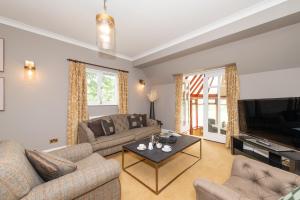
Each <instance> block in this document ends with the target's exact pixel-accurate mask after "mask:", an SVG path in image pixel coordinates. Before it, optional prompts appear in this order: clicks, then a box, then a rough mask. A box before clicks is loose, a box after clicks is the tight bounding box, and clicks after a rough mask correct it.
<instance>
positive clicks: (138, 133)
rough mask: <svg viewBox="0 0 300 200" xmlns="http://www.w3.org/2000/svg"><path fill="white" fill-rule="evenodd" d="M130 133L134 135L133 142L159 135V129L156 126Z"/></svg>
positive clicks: (137, 129) (133, 130)
mask: <svg viewBox="0 0 300 200" xmlns="http://www.w3.org/2000/svg"><path fill="white" fill-rule="evenodd" d="M130 131H132V132H133V133H134V135H135V140H139V139H143V138H145V137H148V136H151V135H152V134H157V133H160V131H161V129H160V128H159V127H157V126H148V127H143V128H136V129H132V130H130Z"/></svg>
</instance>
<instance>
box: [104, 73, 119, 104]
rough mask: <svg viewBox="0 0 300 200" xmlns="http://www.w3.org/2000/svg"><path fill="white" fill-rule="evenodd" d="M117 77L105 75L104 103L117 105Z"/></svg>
mask: <svg viewBox="0 0 300 200" xmlns="http://www.w3.org/2000/svg"><path fill="white" fill-rule="evenodd" d="M115 88H116V77H115V76H114V75H110V74H105V75H103V78H102V88H101V89H102V92H101V93H102V103H103V104H116V92H115Z"/></svg>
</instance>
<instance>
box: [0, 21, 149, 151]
mask: <svg viewBox="0 0 300 200" xmlns="http://www.w3.org/2000/svg"><path fill="white" fill-rule="evenodd" d="M0 37H3V38H5V72H4V73H0V76H1V77H5V100H6V110H5V112H0V139H15V140H17V141H19V142H21V143H23V144H24V145H25V146H26V147H28V148H36V149H48V148H54V147H57V146H62V145H65V143H66V117H67V116H66V113H67V95H68V63H67V61H66V58H76V59H79V60H84V61H88V62H91V63H97V64H100V65H104V66H109V67H114V68H121V69H125V70H129V71H130V73H129V112H132V113H133V112H137V113H139V112H143V113H147V112H148V106H149V105H148V102H147V100H146V97H145V91H139V90H138V89H137V85H138V80H139V79H144V80H146V77H145V75H144V73H143V71H142V70H139V69H135V68H133V67H132V64H131V63H130V62H128V61H126V60H121V59H113V58H108V57H104V56H103V55H100V54H98V53H97V52H95V51H91V50H88V49H85V48H81V47H78V46H74V45H70V44H67V43H64V42H60V41H57V40H53V39H50V38H47V37H43V36H40V35H36V34H32V33H29V32H26V31H22V30H19V29H15V28H11V27H8V26H5V25H0ZM26 59H27V60H33V61H34V62H35V63H36V67H37V75H38V77H37V79H36V80H35V81H32V82H26V81H25V80H23V66H24V61H25V60H26ZM146 83H147V86H149V81H147V80H146ZM89 112H90V114H91V115H92V116H93V115H105V114H112V113H116V112H117V107H115V106H94V107H90V108H89ZM50 138H58V139H59V142H58V143H57V144H53V145H50V144H49V139H50Z"/></svg>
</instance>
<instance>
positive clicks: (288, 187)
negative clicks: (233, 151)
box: [231, 156, 300, 196]
mask: <svg viewBox="0 0 300 200" xmlns="http://www.w3.org/2000/svg"><path fill="white" fill-rule="evenodd" d="M231 175H232V176H238V177H240V178H243V179H246V180H249V181H251V182H253V184H257V185H259V187H262V188H266V189H268V190H271V191H273V192H275V193H276V194H278V196H284V195H286V194H287V193H289V192H290V191H292V190H293V189H294V188H296V187H298V186H300V176H298V175H296V174H292V173H289V172H286V171H283V170H281V169H278V168H275V167H272V166H270V165H267V164H264V163H262V162H259V161H256V160H252V159H249V158H246V157H244V156H236V158H235V160H234V162H233V165H232V171H231Z"/></svg>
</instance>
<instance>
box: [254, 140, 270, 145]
mask: <svg viewBox="0 0 300 200" xmlns="http://www.w3.org/2000/svg"><path fill="white" fill-rule="evenodd" d="M256 142H258V143H261V144H264V145H267V146H271V143H270V142H269V141H268V140H264V139H257V140H256Z"/></svg>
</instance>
